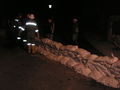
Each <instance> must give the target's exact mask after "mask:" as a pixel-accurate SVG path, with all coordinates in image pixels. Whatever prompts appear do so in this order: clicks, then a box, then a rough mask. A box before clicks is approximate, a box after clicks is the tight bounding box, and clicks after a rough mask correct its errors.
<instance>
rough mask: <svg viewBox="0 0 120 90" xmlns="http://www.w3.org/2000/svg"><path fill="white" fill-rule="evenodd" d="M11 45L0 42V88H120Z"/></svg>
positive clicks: (1, 89) (84, 89) (61, 89)
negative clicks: (103, 83)
mask: <svg viewBox="0 0 120 90" xmlns="http://www.w3.org/2000/svg"><path fill="white" fill-rule="evenodd" d="M8 46H9V44H7V45H6V44H2V45H0V90H88V89H89V90H119V89H113V88H110V87H106V86H104V85H101V84H99V83H96V82H95V81H94V80H92V79H89V78H86V77H84V76H82V75H80V74H77V73H76V72H74V71H73V70H72V69H70V68H68V67H66V66H64V65H61V64H59V63H56V62H54V61H51V60H48V59H47V58H45V57H44V56H42V55H29V54H27V53H26V52H25V51H24V50H23V49H21V48H18V47H10V46H9V47H8ZM83 46H84V45H83Z"/></svg>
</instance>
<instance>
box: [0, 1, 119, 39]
mask: <svg viewBox="0 0 120 90" xmlns="http://www.w3.org/2000/svg"><path fill="white" fill-rule="evenodd" d="M49 3H51V4H53V10H52V13H50V12H51V11H50V10H49V9H48V4H49ZM0 11H1V14H0V27H1V28H6V27H7V20H8V19H10V18H12V17H13V16H15V15H16V14H17V13H19V12H20V13H26V12H29V11H32V12H33V13H35V15H36V17H37V20H38V22H39V23H40V24H42V23H43V22H44V21H45V20H46V18H48V17H49V16H50V15H53V16H54V18H55V22H56V29H57V30H56V35H57V36H61V37H60V38H61V40H62V39H64V40H68V39H70V36H69V35H70V32H71V27H70V26H71V22H72V21H71V20H72V17H78V18H79V21H80V29H81V31H83V32H84V33H85V32H96V31H97V32H101V33H103V36H105V35H106V32H107V31H106V24H107V20H108V18H109V16H111V15H120V6H119V3H118V2H115V1H106V0H69V1H68V0H64V1H62V0H40V1H38V0H33V1H32V0H29V1H26V0H16V1H13V0H11V1H9V2H8V1H7V0H4V1H1V5H0Z"/></svg>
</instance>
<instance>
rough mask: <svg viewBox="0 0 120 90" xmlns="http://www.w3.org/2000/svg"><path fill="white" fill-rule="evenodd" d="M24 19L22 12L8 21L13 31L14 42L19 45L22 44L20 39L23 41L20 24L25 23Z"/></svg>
mask: <svg viewBox="0 0 120 90" xmlns="http://www.w3.org/2000/svg"><path fill="white" fill-rule="evenodd" d="M22 19H23V16H22V14H18V15H17V17H16V18H14V19H12V20H10V21H9V22H8V24H9V27H10V29H11V33H12V37H13V42H14V43H15V44H18V45H20V41H21V36H20V29H19V26H21V25H22V23H23V21H22Z"/></svg>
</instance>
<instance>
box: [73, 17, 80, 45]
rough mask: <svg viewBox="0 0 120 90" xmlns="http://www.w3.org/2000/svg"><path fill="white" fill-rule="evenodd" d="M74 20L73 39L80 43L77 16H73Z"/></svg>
mask: <svg viewBox="0 0 120 90" xmlns="http://www.w3.org/2000/svg"><path fill="white" fill-rule="evenodd" d="M72 22H73V27H72V31H73V33H72V41H73V43H75V44H78V35H79V25H78V19H77V18H73V20H72Z"/></svg>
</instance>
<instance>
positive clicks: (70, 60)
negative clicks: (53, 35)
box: [37, 38, 120, 88]
mask: <svg viewBox="0 0 120 90" xmlns="http://www.w3.org/2000/svg"><path fill="white" fill-rule="evenodd" d="M37 42H38V43H39V46H38V47H37V52H38V53H40V54H43V55H45V56H46V57H47V58H49V59H50V60H54V61H56V62H59V63H61V64H64V65H65V66H67V67H70V68H72V69H73V70H75V71H76V72H77V73H80V74H82V75H84V76H86V77H89V78H92V79H94V80H96V81H97V82H99V83H102V84H104V85H106V86H109V87H113V88H120V61H119V60H118V58H117V57H108V56H98V55H95V54H91V53H90V52H89V51H87V50H85V49H82V48H78V46H73V45H63V44H61V43H59V42H55V41H52V40H49V39H47V38H45V39H41V40H37Z"/></svg>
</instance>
